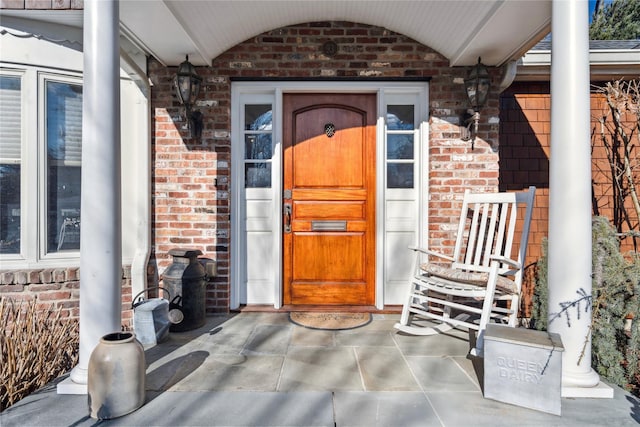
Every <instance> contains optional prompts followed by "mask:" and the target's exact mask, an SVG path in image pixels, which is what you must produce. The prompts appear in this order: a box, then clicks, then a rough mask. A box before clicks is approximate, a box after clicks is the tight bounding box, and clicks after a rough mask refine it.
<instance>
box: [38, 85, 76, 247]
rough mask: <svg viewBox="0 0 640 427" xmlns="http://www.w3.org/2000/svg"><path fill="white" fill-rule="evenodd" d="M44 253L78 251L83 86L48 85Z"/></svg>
mask: <svg viewBox="0 0 640 427" xmlns="http://www.w3.org/2000/svg"><path fill="white" fill-rule="evenodd" d="M46 114H47V117H46V123H47V250H48V252H58V251H62V250H79V249H80V162H81V145H82V86H80V85H74V84H69V83H60V82H47V98H46Z"/></svg>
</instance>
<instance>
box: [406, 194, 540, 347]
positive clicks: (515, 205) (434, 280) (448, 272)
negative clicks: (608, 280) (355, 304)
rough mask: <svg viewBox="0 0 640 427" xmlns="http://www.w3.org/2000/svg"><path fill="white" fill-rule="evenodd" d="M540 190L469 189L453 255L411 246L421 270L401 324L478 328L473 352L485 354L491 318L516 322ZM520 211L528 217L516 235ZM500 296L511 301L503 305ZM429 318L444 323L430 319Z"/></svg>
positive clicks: (420, 330)
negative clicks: (427, 322)
mask: <svg viewBox="0 0 640 427" xmlns="http://www.w3.org/2000/svg"><path fill="white" fill-rule="evenodd" d="M535 190H536V189H535V187H529V190H528V191H524V192H518V193H485V194H472V193H470V192H469V190H467V191H466V192H465V194H464V200H463V204H462V212H461V214H460V223H459V225H458V232H457V236H456V243H455V247H454V251H453V256H452V257H449V256H446V255H442V254H439V253H437V252H433V251H430V250H427V249H420V248H414V247H411V248H410V249H412V250H414V251H415V252H416V263H415V272H414V275H413V277H412V279H411V284H410V289H409V295H408V297H407V300H406V301H405V303H404V307H403V309H402V316H401V318H400V322H399V323H396V325H395V328H396V329H399V330H400V331H402V332H405V333H408V334H412V335H434V334H438V333H442V332H446V331H447V330H450V329H451V328H454V327H464V328H468V329H473V330H476V331H478V333H477V337H476V345H475V348H473V349H472V350H471V354H472V355H475V356H482V355H483V346H484V330H485V328H486V326H487V323H489V321H490V320H491V319H494V320H496V321H499V322H502V323H505V324H507V325H509V326H511V327H515V326H516V322H517V316H518V308H519V305H520V293H521V289H522V276H523V271H524V265H523V264H524V260H525V255H526V250H527V242H528V237H529V226H530V223H531V214H532V211H533V201H534V196H535ZM519 208H520V209H519ZM519 213H520V214H521V215H522V214H523V215H524V217H523V218H524V221H523V223H522V230H521V232H520V236H519V239H516V220H517V217H518V214H519ZM516 244H519V248H518V249H514V246H517V245H516ZM425 255H426V257H427V260H425V259H424V258H425ZM434 257H435V258H439V260H438V259H434ZM443 261H444V263H443ZM444 264H446V265H444ZM498 301H506V304H503V305H500V306H498V304H496V303H497V302H498ZM478 315H480V318H479V319H478ZM425 319H433V320H436V321H439V322H440V324H438V325H436V326H433V324H431V326H430V325H428V324H427V325H425V322H424V320H425Z"/></svg>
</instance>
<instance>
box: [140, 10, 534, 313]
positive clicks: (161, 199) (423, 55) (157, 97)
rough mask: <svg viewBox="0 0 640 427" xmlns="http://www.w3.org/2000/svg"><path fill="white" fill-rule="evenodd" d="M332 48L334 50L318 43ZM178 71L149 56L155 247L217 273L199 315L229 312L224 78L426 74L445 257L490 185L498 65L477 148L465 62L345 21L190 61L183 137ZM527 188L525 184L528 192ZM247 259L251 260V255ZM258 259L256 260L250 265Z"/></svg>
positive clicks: (433, 238)
mask: <svg viewBox="0 0 640 427" xmlns="http://www.w3.org/2000/svg"><path fill="white" fill-rule="evenodd" d="M329 40H332V41H334V42H336V43H337V44H338V52H337V54H336V55H335V56H327V55H325V54H323V53H322V45H323V43H325V42H326V41H329ZM176 70H177V69H176V67H164V66H162V65H161V64H160V63H158V62H157V61H155V60H153V59H151V60H150V63H149V76H150V79H151V81H152V84H153V89H152V100H151V101H152V111H153V135H152V138H153V140H152V152H153V153H152V156H153V178H152V181H153V182H152V187H153V188H152V192H153V220H152V222H153V247H154V250H155V260H156V262H157V266H158V272H159V274H160V276H161V274H162V271H163V270H164V269H165V268H166V267H167V266H168V265H169V264H170V262H171V260H170V259H169V256H168V251H169V250H170V249H172V248H176V247H190V248H196V249H200V250H201V251H202V252H203V253H204V256H205V257H208V258H213V259H216V260H217V262H218V275H217V277H215V278H213V279H212V280H211V281H210V283H209V286H208V287H207V311H208V312H209V313H213V312H224V311H227V310H228V308H229V292H230V291H229V289H230V280H231V279H230V274H229V272H230V266H229V254H230V245H233V244H234V242H231V241H230V239H229V235H230V215H232V214H233V213H232V212H230V198H231V197H233V194H230V185H229V184H230V183H229V180H230V166H231V157H230V152H231V146H230V144H231V140H230V128H231V111H230V109H231V81H232V80H233V79H238V78H244V79H256V80H259V79H291V80H300V79H336V80H345V79H352V80H370V79H380V80H384V79H421V78H430V79H431V80H430V84H429V96H430V98H429V101H430V102H429V104H430V105H429V109H430V118H429V123H430V134H429V164H428V171H425V172H426V173H428V175H429V195H430V200H428V206H429V209H428V212H425V213H424V215H425V216H426V215H428V217H429V232H428V236H429V237H428V238H429V246H430V248H431V249H434V250H441V251H443V252H445V253H450V252H451V250H452V247H453V243H454V239H455V236H454V231H455V227H456V225H457V215H458V213H459V206H460V202H461V198H462V193H463V192H464V190H465V189H466V188H470V189H472V190H473V191H498V184H499V163H498V152H497V148H498V131H499V125H498V94H497V92H496V91H495V88H496V87H497V82H498V81H497V79H498V78H499V77H500V76H499V70H491V73H492V76H493V80H494V82H493V83H494V84H493V87H494V92H493V93H492V94H491V95H490V97H489V102H488V105H487V106H486V107H485V108H483V110H482V119H481V123H480V129H479V135H478V139H477V140H476V142H475V149H473V150H472V149H471V143H470V142H464V141H462V140H460V130H459V126H458V123H459V117H460V115H461V114H462V113H463V112H464V110H465V109H466V108H467V105H468V101H467V99H466V94H465V90H464V86H463V79H464V78H465V77H466V73H467V70H466V69H465V68H452V67H450V66H449V63H448V61H447V60H446V59H445V58H444V57H443V56H441V55H440V54H438V53H437V52H435V51H433V50H432V49H430V48H429V47H426V46H423V45H421V44H419V43H417V42H415V41H414V40H411V39H409V38H407V37H405V36H402V35H400V34H396V33H394V32H392V31H389V30H386V29H384V28H379V27H373V26H368V25H361V24H354V23H348V22H318V23H307V24H301V25H294V26H290V27H286V28H280V29H275V30H272V31H269V32H267V33H264V34H261V35H258V36H256V37H253V38H251V39H249V40H247V41H245V42H243V43H241V44H239V45H237V46H235V47H233V48H231V49H229V50H228V51H227V52H225V53H224V54H222V55H220V56H219V57H217V58H215V59H214V60H213V64H212V66H211V67H198V70H197V71H198V74H199V75H200V76H201V77H203V79H204V81H203V87H202V89H201V92H200V93H201V94H200V96H199V100H198V104H197V108H199V109H200V111H201V112H202V113H203V114H204V129H203V132H202V137H201V139H200V140H196V139H191V138H189V135H188V131H187V130H186V129H185V121H184V112H183V110H182V108H181V107H180V106H179V104H178V101H177V99H176V97H175V95H174V89H173V86H172V83H173V77H174V75H175V73H176ZM527 186H528V184H523V187H522V188H526V187H527ZM251 262H257V261H256V260H252V261H251ZM258 262H259V261H258Z"/></svg>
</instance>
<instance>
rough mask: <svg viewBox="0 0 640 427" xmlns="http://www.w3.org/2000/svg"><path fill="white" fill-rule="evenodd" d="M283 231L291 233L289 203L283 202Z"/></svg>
mask: <svg viewBox="0 0 640 427" xmlns="http://www.w3.org/2000/svg"><path fill="white" fill-rule="evenodd" d="M284 232H285V233H291V203H285V204H284Z"/></svg>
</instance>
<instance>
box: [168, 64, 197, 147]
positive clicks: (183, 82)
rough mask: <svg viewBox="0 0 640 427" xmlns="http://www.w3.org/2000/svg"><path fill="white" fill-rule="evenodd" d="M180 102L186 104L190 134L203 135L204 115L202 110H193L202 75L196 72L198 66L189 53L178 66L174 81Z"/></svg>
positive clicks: (194, 135)
mask: <svg viewBox="0 0 640 427" xmlns="http://www.w3.org/2000/svg"><path fill="white" fill-rule="evenodd" d="M173 83H174V86H175V88H176V94H177V95H178V100H179V101H180V104H182V105H184V108H185V113H186V116H187V127H188V129H189V136H190V137H192V138H194V137H195V138H200V135H202V126H203V124H202V121H203V115H202V113H201V112H200V111H192V109H191V108H192V106H193V104H194V103H195V101H196V98H197V97H198V93H199V92H200V86H201V84H202V77H200V76H198V74H197V73H196V67H194V66H193V64H191V63H190V62H189V55H187V58H186V59H185V61H184V62H183V63H181V64H180V66H179V67H178V72H177V73H176V77H175V79H174V81H173Z"/></svg>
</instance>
